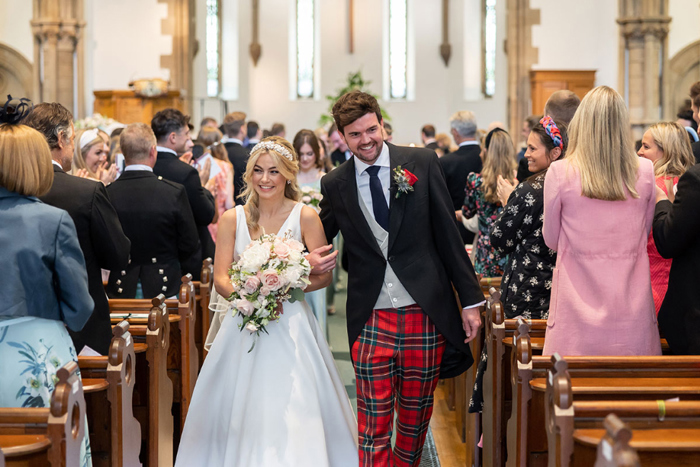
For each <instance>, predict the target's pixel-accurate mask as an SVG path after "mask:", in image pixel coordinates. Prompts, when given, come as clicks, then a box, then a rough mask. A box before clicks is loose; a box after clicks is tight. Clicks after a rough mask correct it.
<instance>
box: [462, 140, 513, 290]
mask: <svg viewBox="0 0 700 467" xmlns="http://www.w3.org/2000/svg"><path fill="white" fill-rule="evenodd" d="M515 167H516V162H515V148H514V147H513V142H512V141H511V139H510V135H509V134H508V132H506V131H505V130H503V129H501V128H495V129H493V130H491V132H490V133H489V134H488V135H487V136H486V139H485V141H484V166H483V169H482V171H481V174H478V173H474V172H472V173H470V174H469V175H468V176H467V187H466V189H465V193H466V196H465V198H464V206H462V216H463V217H465V218H470V217H473V216H475V215H476V216H477V218H478V221H479V237H478V238H477V240H476V249H477V251H476V261H475V262H474V270H475V271H476V273H477V274H481V275H482V276H485V277H496V276H501V275H503V269H504V267H505V265H506V261H507V259H508V258H507V257H506V256H505V255H501V254H499V253H498V252H497V251H495V250H494V249H493V248H492V247H491V240H490V234H489V230H490V229H491V224H492V223H493V222H494V220H495V219H496V218H497V217H498V214H499V213H500V212H501V210H502V209H503V205H502V204H501V202H500V201H499V200H498V194H497V189H498V180H499V178H506V179H510V180H512V179H513V174H514V172H515Z"/></svg>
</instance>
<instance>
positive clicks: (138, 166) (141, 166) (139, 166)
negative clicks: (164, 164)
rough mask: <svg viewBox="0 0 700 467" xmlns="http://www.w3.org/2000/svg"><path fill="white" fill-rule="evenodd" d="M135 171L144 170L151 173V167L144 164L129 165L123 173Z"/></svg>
mask: <svg viewBox="0 0 700 467" xmlns="http://www.w3.org/2000/svg"><path fill="white" fill-rule="evenodd" d="M137 170H146V171H148V172H153V167H150V166H148V165H146V164H131V165H127V166H126V167H124V172H135V171H137Z"/></svg>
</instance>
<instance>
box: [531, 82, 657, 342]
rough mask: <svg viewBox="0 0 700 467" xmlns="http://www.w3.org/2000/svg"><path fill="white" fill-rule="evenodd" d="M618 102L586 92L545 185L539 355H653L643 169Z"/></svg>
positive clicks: (649, 194)
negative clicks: (563, 153) (546, 297)
mask: <svg viewBox="0 0 700 467" xmlns="http://www.w3.org/2000/svg"><path fill="white" fill-rule="evenodd" d="M629 129H630V122H629V116H628V113H627V108H626V107H625V103H624V100H623V99H622V97H621V96H620V95H619V94H618V93H617V92H615V91H614V90H613V89H611V88H609V87H607V86H599V87H597V88H595V89H593V90H592V91H590V92H589V93H588V94H587V95H586V97H585V98H584V99H583V101H582V102H581V106H580V107H579V108H578V111H577V112H576V115H575V116H574V118H573V120H572V122H571V126H570V128H569V151H568V155H567V157H566V159H564V160H562V161H556V162H554V163H553V164H552V165H551V166H550V168H549V170H548V171H547V176H546V178H545V185H544V229H543V234H544V240H545V242H546V244H547V246H549V247H550V248H552V249H553V250H557V267H556V269H555V270H554V273H553V279H552V295H551V304H550V309H549V318H548V320H547V334H546V338H545V344H544V350H543V353H544V354H545V355H551V354H553V353H554V352H558V353H560V354H562V355H660V354H661V344H660V339H659V331H658V328H657V326H656V314H655V313H654V303H653V299H652V295H651V281H650V277H649V258H648V256H647V251H646V246H647V237H648V235H649V230H650V228H651V222H652V215H653V210H654V204H655V200H656V196H655V195H656V184H655V180H654V168H653V166H652V163H651V162H650V161H648V160H646V159H641V158H639V157H637V156H636V154H635V153H634V149H633V145H632V140H631V138H630V130H629Z"/></svg>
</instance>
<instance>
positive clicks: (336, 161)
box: [331, 149, 348, 167]
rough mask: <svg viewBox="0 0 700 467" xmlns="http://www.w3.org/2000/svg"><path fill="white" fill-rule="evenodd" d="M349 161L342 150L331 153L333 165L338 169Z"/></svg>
mask: <svg viewBox="0 0 700 467" xmlns="http://www.w3.org/2000/svg"><path fill="white" fill-rule="evenodd" d="M347 160H348V159H346V157H345V153H344V152H343V151H341V150H340V149H336V150H335V151H333V152H332V153H331V164H332V165H333V167H338V166H339V165H340V164H342V163H343V162H345V161H347Z"/></svg>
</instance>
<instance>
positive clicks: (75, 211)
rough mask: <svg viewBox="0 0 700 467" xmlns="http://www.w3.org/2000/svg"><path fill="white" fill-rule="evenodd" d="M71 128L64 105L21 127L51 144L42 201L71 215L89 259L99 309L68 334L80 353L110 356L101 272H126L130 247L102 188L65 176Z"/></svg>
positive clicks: (49, 107) (39, 109) (43, 108)
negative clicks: (48, 179)
mask: <svg viewBox="0 0 700 467" xmlns="http://www.w3.org/2000/svg"><path fill="white" fill-rule="evenodd" d="M72 122H73V115H72V114H71V113H70V111H69V110H68V109H66V108H65V107H63V106H62V105H61V104H58V103H43V104H39V105H37V106H36V107H34V109H33V110H32V112H31V113H30V114H29V116H28V117H26V118H25V120H24V121H23V122H22V123H24V124H25V125H28V126H30V127H32V128H35V129H37V130H38V131H39V132H41V133H42V134H43V135H44V137H45V138H46V140H47V142H48V143H49V146H50V148H51V158H52V159H53V171H54V178H53V185H51V190H49V192H48V193H47V194H46V195H44V196H42V197H41V200H42V201H43V202H44V203H46V204H50V205H51V206H55V207H57V208H61V209H63V210H65V211H68V214H70V216H71V218H72V219H73V222H74V223H75V228H76V230H77V231H78V241H79V242H80V248H81V250H82V251H83V256H85V267H86V269H87V276H88V287H89V290H90V296H91V297H92V299H93V301H94V302H95V308H94V311H93V313H92V316H90V319H89V320H88V322H87V324H85V327H84V328H83V329H82V330H81V331H79V332H72V331H69V332H70V334H71V338H72V339H73V344H74V345H75V350H76V351H77V352H80V351H81V350H82V349H83V347H84V346H88V347H90V348H91V349H93V350H95V351H97V352H99V353H101V354H102V355H107V352H108V351H109V344H110V342H111V340H112V325H111V321H110V317H109V304H108V303H107V296H106V295H105V289H104V286H103V285H102V273H101V271H100V269H110V270H111V269H115V270H121V269H122V268H124V267H126V265H127V262H128V261H129V250H130V247H131V243H130V242H129V239H128V238H127V237H126V235H124V232H123V230H122V226H121V224H120V223H119V218H118V217H117V213H116V211H115V210H114V207H113V206H112V204H111V203H110V200H109V197H108V195H107V191H106V190H105V186H104V185H103V184H102V182H98V181H94V180H89V179H85V178H79V177H74V176H73V175H68V174H67V173H66V172H67V171H69V170H70V169H71V162H72V159H73V150H74V147H73V146H74V139H75V129H74V127H73V123H72Z"/></svg>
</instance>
